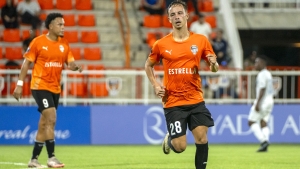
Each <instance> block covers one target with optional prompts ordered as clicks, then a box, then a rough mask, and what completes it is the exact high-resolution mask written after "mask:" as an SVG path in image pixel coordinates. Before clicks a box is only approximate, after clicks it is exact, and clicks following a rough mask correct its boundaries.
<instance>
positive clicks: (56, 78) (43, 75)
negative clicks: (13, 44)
mask: <svg viewBox="0 0 300 169" xmlns="http://www.w3.org/2000/svg"><path fill="white" fill-rule="evenodd" d="M45 26H46V28H47V29H48V30H49V32H48V33H47V34H43V35H41V36H38V37H36V38H34V39H33V40H32V42H31V43H30V45H29V47H28V49H27V51H26V53H25V54H24V58H25V59H24V62H23V65H22V68H21V72H20V75H19V80H18V82H17V87H16V88H15V90H14V93H13V95H14V97H15V98H16V99H17V100H19V99H20V97H21V95H22V86H23V81H24V79H25V76H26V75H27V71H28V69H29V67H30V64H31V63H34V66H33V69H32V78H31V86H30V88H31V91H32V96H33V97H34V99H35V101H36V103H37V105H38V111H39V112H40V113H41V116H40V120H39V125H38V131H37V135H36V140H35V144H34V148H33V152H32V157H31V160H30V161H29V163H28V167H30V168H42V167H43V166H42V165H41V164H40V163H39V162H38V157H39V155H40V153H41V151H42V148H43V145H44V144H46V148H47V152H48V161H47V165H48V167H49V168H61V167H64V164H63V163H61V162H60V161H59V160H58V159H57V158H56V157H55V154H54V147H55V140H54V128H55V123H56V109H57V106H58V103H59V96H60V92H61V87H60V86H61V85H60V78H61V72H62V70H63V66H64V64H66V65H67V66H68V68H69V69H70V70H73V71H77V70H78V71H79V72H81V71H82V68H81V66H78V65H76V64H75V62H74V57H73V54H72V52H71V50H70V46H69V43H68V41H67V40H66V39H65V38H63V35H64V19H63V15H62V14H60V13H50V14H49V15H48V16H47V18H46V21H45Z"/></svg>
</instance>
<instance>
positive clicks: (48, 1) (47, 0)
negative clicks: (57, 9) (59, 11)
mask: <svg viewBox="0 0 300 169" xmlns="http://www.w3.org/2000/svg"><path fill="white" fill-rule="evenodd" d="M38 2H39V4H40V7H41V9H42V10H50V9H54V5H53V0H38Z"/></svg>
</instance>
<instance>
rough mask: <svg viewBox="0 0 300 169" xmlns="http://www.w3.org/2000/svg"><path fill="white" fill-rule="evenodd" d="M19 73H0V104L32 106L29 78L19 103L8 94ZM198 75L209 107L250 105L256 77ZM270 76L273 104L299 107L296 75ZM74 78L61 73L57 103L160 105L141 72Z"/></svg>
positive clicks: (224, 72)
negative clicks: (60, 89)
mask: <svg viewBox="0 0 300 169" xmlns="http://www.w3.org/2000/svg"><path fill="white" fill-rule="evenodd" d="M19 72H20V71H19V70H0V91H1V92H0V104H8V105H31V104H35V101H34V100H33V99H32V97H31V94H30V89H29V80H30V75H28V77H27V78H26V81H25V84H26V83H28V84H27V87H25V86H26V85H24V86H23V93H26V95H24V96H23V97H22V98H21V99H20V102H17V101H16V100H15V99H14V98H13V96H12V92H13V89H14V87H15V84H16V81H17V76H18V74H19ZM28 73H29V74H30V73H31V72H30V71H29V72H28ZM155 73H156V75H157V78H158V80H161V79H162V77H163V72H162V71H156V72H155ZM199 73H200V76H201V77H202V88H203V90H204V95H205V101H206V102H207V103H209V104H233V103H247V104H251V103H252V102H253V101H254V99H255V78H256V75H257V73H258V72H256V71H228V70H221V71H219V72H217V73H212V72H209V71H200V72H199ZM271 73H272V75H273V78H274V80H273V86H274V89H275V93H274V97H275V103H297V104H300V71H299V70H297V71H294V70H291V71H271ZM75 75H79V73H78V72H72V71H68V70H64V71H63V73H62V80H61V83H62V86H63V87H62V89H63V90H62V93H61V98H60V103H61V104H63V105H78V104H80V105H91V104H153V103H161V101H160V99H159V98H157V97H156V96H155V94H154V91H153V88H152V87H151V84H150V82H149V80H148V78H147V76H146V74H145V72H144V71H143V70H99V71H96V70H95V71H94V70H84V71H83V72H82V74H81V76H80V77H79V76H75ZM76 84H77V85H76ZM101 84H102V89H101ZM103 84H104V85H103ZM93 85H94V87H93ZM82 86H84V87H83V88H84V93H83V95H80V96H78V95H77V94H76V90H78V89H79V88H80V89H82ZM103 86H104V89H103ZM26 90H27V91H26ZM74 90H75V92H74ZM99 90H103V92H102V93H101V91H99ZM97 93H98V94H97Z"/></svg>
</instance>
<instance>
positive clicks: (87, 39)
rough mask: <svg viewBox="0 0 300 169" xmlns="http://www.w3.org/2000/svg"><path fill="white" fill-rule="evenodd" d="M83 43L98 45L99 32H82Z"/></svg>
mask: <svg viewBox="0 0 300 169" xmlns="http://www.w3.org/2000/svg"><path fill="white" fill-rule="evenodd" d="M81 42H83V43H97V42H99V41H98V31H82V32H81Z"/></svg>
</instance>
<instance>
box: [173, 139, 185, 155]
mask: <svg viewBox="0 0 300 169" xmlns="http://www.w3.org/2000/svg"><path fill="white" fill-rule="evenodd" d="M172 145H173V147H174V149H175V150H176V153H181V152H183V151H184V150H185V149H186V143H185V142H179V141H178V142H172Z"/></svg>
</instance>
